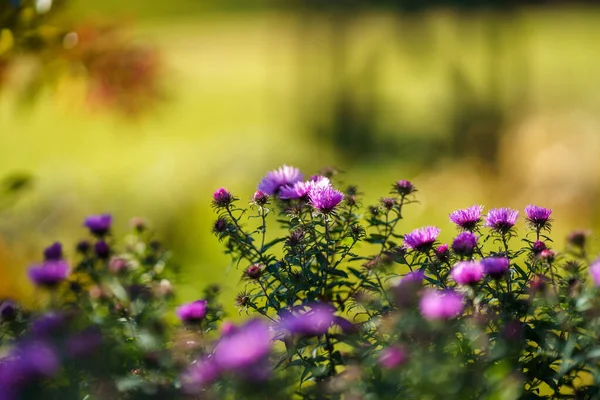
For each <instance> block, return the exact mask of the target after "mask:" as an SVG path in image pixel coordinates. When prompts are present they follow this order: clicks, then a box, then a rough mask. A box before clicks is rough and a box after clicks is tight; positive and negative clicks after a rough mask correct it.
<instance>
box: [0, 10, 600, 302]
mask: <svg viewBox="0 0 600 400" xmlns="http://www.w3.org/2000/svg"><path fill="white" fill-rule="evenodd" d="M68 17H70V18H75V19H78V20H86V19H94V20H109V19H110V20H114V19H115V18H116V19H118V20H119V21H121V22H122V23H123V24H127V25H129V26H130V30H131V32H132V36H133V37H134V38H135V40H139V41H143V42H145V43H151V44H152V45H154V46H156V47H157V48H158V49H159V51H160V52H161V56H162V59H163V61H164V70H163V76H162V79H163V80H164V85H165V90H166V99H165V100H164V101H163V102H162V104H160V105H159V106H157V107H156V108H153V109H152V110H148V112H147V113H146V114H145V115H143V116H142V117H136V118H134V119H131V118H126V117H124V116H123V115H121V114H119V113H116V112H110V111H106V110H98V109H90V108H89V107H88V106H86V105H85V103H84V102H83V101H82V90H81V85H80V82H77V81H75V80H69V79H62V80H61V81H60V82H57V83H56V84H54V85H53V86H52V87H49V88H46V89H45V90H43V91H41V92H40V94H39V95H38V96H37V98H36V100H35V102H33V103H31V104H27V105H24V104H22V103H21V102H20V101H19V99H18V98H17V94H16V93H17V91H16V90H14V89H11V88H10V87H8V88H6V89H5V90H4V91H2V92H0V172H2V173H3V174H4V175H7V174H11V173H15V172H17V173H26V174H31V175H32V176H33V177H34V185H33V187H32V188H31V189H30V190H28V191H27V192H25V193H24V194H22V195H21V196H20V197H19V199H18V201H17V202H16V203H15V204H14V205H12V206H11V207H9V208H7V209H5V210H4V211H3V212H2V214H0V273H2V274H3V277H5V278H6V279H3V283H2V284H0V291H2V293H0V294H1V295H3V296H10V297H17V298H26V299H31V298H32V296H33V297H35V293H33V292H32V291H31V289H30V287H29V285H28V284H27V282H26V278H25V271H26V267H27V265H28V264H30V263H31V262H33V261H34V260H37V259H39V258H40V256H39V255H40V252H41V250H42V249H43V247H44V246H46V245H48V244H49V242H50V241H53V240H59V241H62V242H63V243H64V244H65V245H66V246H67V248H72V246H73V245H74V243H75V242H76V240H77V239H78V238H80V237H82V236H85V234H86V232H85V230H84V229H83V228H81V222H82V221H83V219H84V218H85V216H86V215H88V214H92V213H99V212H110V213H113V214H114V216H115V226H116V233H117V234H122V233H125V232H126V231H127V229H128V221H129V219H130V218H131V217H134V216H142V217H145V218H147V219H148V221H149V222H150V225H151V226H152V229H153V230H154V231H155V232H156V235H157V237H158V238H159V239H161V240H162V241H163V242H164V243H165V245H166V246H167V247H168V248H170V249H172V250H173V258H174V261H175V262H176V263H177V264H179V265H181V266H182V268H183V273H182V275H181V276H180V277H179V280H180V282H179V286H178V287H179V292H178V294H179V296H180V298H181V300H192V299H194V298H196V297H197V296H198V295H199V293H200V291H201V289H202V288H203V287H204V286H205V285H206V284H208V283H215V282H216V283H220V284H221V285H223V287H224V289H225V294H224V297H223V299H224V302H225V303H226V305H227V307H228V309H229V310H230V311H232V310H233V308H232V303H233V295H234V293H235V292H236V291H237V290H239V287H240V286H239V275H240V274H239V272H238V271H236V270H235V269H233V270H230V271H228V266H229V260H228V259H227V257H225V256H224V255H222V253H221V250H222V248H221V246H220V245H219V243H218V242H217V240H216V239H215V238H214V237H213V236H212V235H211V232H210V230H211V225H212V222H213V219H214V215H213V212H212V210H211V207H210V197H211V194H212V192H213V191H214V190H215V189H216V188H218V187H220V186H225V187H227V188H229V189H230V190H232V191H233V192H234V193H235V194H236V195H237V196H238V197H240V198H241V199H242V201H246V200H247V199H249V198H250V196H251V195H252V193H253V191H254V189H255V187H256V184H257V182H258V181H259V179H260V178H261V177H262V176H263V175H264V174H265V173H266V171H268V170H270V169H274V168H276V167H278V166H279V165H282V164H284V163H285V164H291V165H295V166H298V167H300V168H302V170H303V171H305V173H306V174H312V173H314V172H316V171H317V170H318V169H320V168H321V167H324V166H337V167H339V168H340V169H341V170H343V171H344V174H343V175H342V180H343V181H344V182H347V183H356V184H358V185H359V187H360V188H361V190H362V191H363V192H364V193H366V196H365V201H364V203H365V204H369V203H372V202H375V201H377V199H378V198H379V197H381V196H384V195H385V194H386V193H387V192H388V190H389V185H390V184H391V183H392V182H394V181H395V180H398V179H409V180H411V181H413V182H414V183H415V185H416V186H417V187H418V188H419V200H420V204H418V205H415V206H413V207H412V209H411V210H410V211H409V212H407V215H406V217H407V218H406V220H405V222H404V223H403V224H402V226H401V229H403V230H404V231H408V230H411V229H413V228H416V227H419V226H422V225H426V224H427V225H430V224H436V225H438V226H440V227H441V228H442V236H441V239H442V240H444V241H448V240H450V239H451V238H452V235H453V234H454V233H455V231H454V228H453V227H452V226H451V224H450V223H449V222H448V213H450V212H451V211H452V210H453V209H455V208H458V207H465V206H470V205H472V204H474V203H480V204H484V205H486V207H488V208H489V207H498V206H512V207H515V208H518V209H521V210H522V209H523V208H524V206H526V205H527V204H529V203H530V202H532V203H535V204H539V205H542V206H548V207H552V208H554V210H555V214H554V215H555V219H556V222H555V224H554V231H555V234H554V237H555V240H556V243H555V247H556V248H558V249H560V248H561V247H562V245H563V243H564V237H565V236H566V234H567V233H568V232H569V231H570V230H571V229H573V228H577V227H581V228H593V227H596V226H597V225H598V222H599V215H600V214H599V208H598V206H597V203H598V196H599V191H598V189H599V186H598V183H599V179H600V161H599V159H598V154H599V151H600V134H599V131H598V129H599V128H600V95H599V93H600V90H598V88H600V70H599V69H598V68H597V65H598V62H600V52H599V51H598V48H597V43H599V42H600V23H599V22H600V10H599V9H596V8H593V7H585V8H584V7H543V8H523V9H517V10H512V11H510V12H500V13H497V12H488V11H486V12H464V11H462V12H459V11H456V10H452V9H448V8H446V9H434V10H430V11H427V12H422V13H418V14H399V13H391V12H386V11H385V10H381V9H379V10H370V11H368V10H367V11H366V10H362V11H360V12H349V11H347V12H344V13H338V12H333V13H331V12H314V11H312V12H307V11H299V10H293V9H285V8H283V7H281V8H279V9H275V8H273V7H266V5H265V4H264V3H261V2H258V1H256V2H243V1H237V2H235V1H228V2H227V4H226V5H224V4H223V2H216V1H213V2H201V1H196V0H171V1H169V2H159V1H148V0H146V1H142V0H138V1H127V2H123V1H118V0H103V1H89V2H88V1H83V0H80V1H79V2H76V3H75V4H74V5H73V7H72V8H71V9H70V10H69V11H68ZM15 85H17V86H18V79H17V83H16V84H15ZM520 229H523V224H522V222H521V225H520ZM232 312H233V311H232Z"/></svg>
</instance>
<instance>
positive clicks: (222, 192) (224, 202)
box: [213, 188, 235, 208]
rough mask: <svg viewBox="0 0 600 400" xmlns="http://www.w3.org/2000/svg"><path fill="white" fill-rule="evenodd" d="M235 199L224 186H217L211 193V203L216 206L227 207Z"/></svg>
mask: <svg viewBox="0 0 600 400" xmlns="http://www.w3.org/2000/svg"><path fill="white" fill-rule="evenodd" d="M233 200H235V198H234V197H233V195H232V194H231V192H230V191H229V190H227V189H225V188H219V189H217V190H216V191H215V192H214V193H213V205H214V206H215V207H217V208H220V207H227V206H228V205H230V204H231V202H232V201H233Z"/></svg>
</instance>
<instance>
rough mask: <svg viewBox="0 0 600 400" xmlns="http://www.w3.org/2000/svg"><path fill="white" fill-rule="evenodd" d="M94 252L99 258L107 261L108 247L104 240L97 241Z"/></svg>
mask: <svg viewBox="0 0 600 400" xmlns="http://www.w3.org/2000/svg"><path fill="white" fill-rule="evenodd" d="M94 251H95V252H96V255H97V256H98V257H99V258H102V259H107V258H108V257H109V256H110V246H109V245H108V243H106V242H105V241H104V240H98V241H97V242H96V244H95V245H94Z"/></svg>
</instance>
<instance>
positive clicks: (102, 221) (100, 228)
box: [83, 214, 112, 236]
mask: <svg viewBox="0 0 600 400" xmlns="http://www.w3.org/2000/svg"><path fill="white" fill-rule="evenodd" d="M111 224H112V216H111V215H110V214H100V215H90V216H89V217H87V218H86V219H85V221H84V223H83V225H84V226H85V227H87V228H88V229H89V230H90V232H92V234H94V235H96V236H104V235H106V234H107V233H108V232H109V231H110V226H111Z"/></svg>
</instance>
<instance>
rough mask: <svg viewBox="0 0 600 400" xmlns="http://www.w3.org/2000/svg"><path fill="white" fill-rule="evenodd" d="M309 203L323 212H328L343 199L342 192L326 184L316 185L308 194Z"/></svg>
mask: <svg viewBox="0 0 600 400" xmlns="http://www.w3.org/2000/svg"><path fill="white" fill-rule="evenodd" d="M308 198H309V202H310V204H311V205H312V206H313V207H314V208H315V209H317V210H319V211H320V212H322V213H323V214H330V213H332V212H333V210H334V209H335V207H336V206H337V205H338V204H340V202H341V201H342V200H343V199H344V194H343V193H342V192H340V191H339V190H335V189H334V188H332V187H330V186H328V187H324V186H317V187H315V188H313V189H312V190H311V191H310V193H309V194H308Z"/></svg>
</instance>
